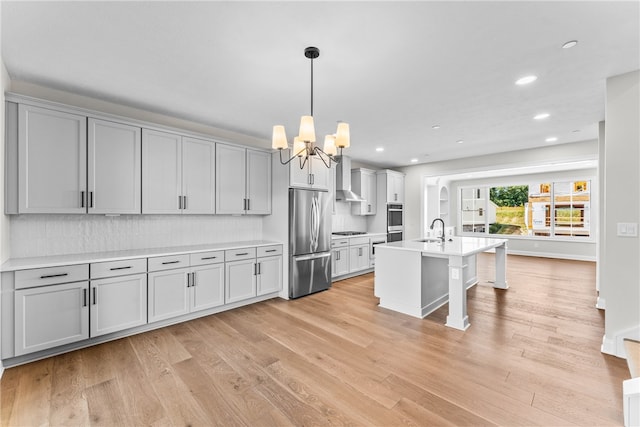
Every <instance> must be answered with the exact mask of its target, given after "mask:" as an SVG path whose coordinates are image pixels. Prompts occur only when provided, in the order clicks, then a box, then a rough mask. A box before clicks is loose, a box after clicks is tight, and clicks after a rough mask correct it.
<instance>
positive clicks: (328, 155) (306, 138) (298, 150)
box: [271, 47, 350, 169]
mask: <svg viewBox="0 0 640 427" xmlns="http://www.w3.org/2000/svg"><path fill="white" fill-rule="evenodd" d="M304 56H305V57H307V58H309V59H310V60H311V114H310V115H308V116H302V118H301V119H300V130H299V133H298V136H296V137H295V138H294V139H293V151H292V152H293V156H291V158H289V160H287V161H284V160H283V158H282V150H285V149H288V148H289V144H288V142H287V136H286V134H285V131H284V126H282V125H276V126H274V127H273V138H272V140H271V146H272V148H273V149H274V150H278V151H280V163H282V164H283V165H286V164H288V163H289V162H291V161H292V160H294V159H295V158H298V159H299V161H300V169H302V168H304V165H305V164H306V163H307V161H309V157H310V156H318V157H319V158H320V159H321V160H322V162H323V163H324V165H325V166H326V167H327V168H330V167H331V162H332V161H333V162H334V163H338V160H336V156H337V154H338V149H340V156H342V149H343V148H347V147H348V146H349V145H350V143H349V124H347V123H344V122H338V129H337V130H336V133H335V134H331V135H325V137H324V147H323V148H322V149H321V148H320V147H318V146H317V145H316V131H315V127H314V125H313V60H314V59H316V58H317V57H319V56H320V49H318V48H317V47H308V48H306V49H305V50H304Z"/></svg>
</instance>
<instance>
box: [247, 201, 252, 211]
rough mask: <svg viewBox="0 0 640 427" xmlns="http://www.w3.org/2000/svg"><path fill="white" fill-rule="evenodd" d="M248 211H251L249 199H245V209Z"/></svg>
mask: <svg viewBox="0 0 640 427" xmlns="http://www.w3.org/2000/svg"><path fill="white" fill-rule="evenodd" d="M246 210H248V211H250V210H251V199H247V209H246Z"/></svg>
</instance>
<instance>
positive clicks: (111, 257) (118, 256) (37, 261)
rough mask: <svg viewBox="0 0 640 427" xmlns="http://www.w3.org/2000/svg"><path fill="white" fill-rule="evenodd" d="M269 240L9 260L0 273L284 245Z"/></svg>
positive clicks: (1, 267) (0, 267)
mask: <svg viewBox="0 0 640 427" xmlns="http://www.w3.org/2000/svg"><path fill="white" fill-rule="evenodd" d="M282 244H283V243H282V242H275V241H270V240H245V241H239V242H226V243H212V244H201V245H189V246H169V247H162V248H151V249H128V250H122V251H108V252H90V253H84V254H67V255H51V256H40V257H28V258H10V259H8V260H7V261H5V262H4V263H3V264H2V266H0V272H7V271H18V270H29V269H32V268H46V267H60V266H65V265H77V264H92V263H98V262H108V261H121V260H127V259H138V258H153V257H159V256H171V255H186V254H192V253H199V252H210V251H223V250H233V249H240V248H246V247H261V246H271V245H282Z"/></svg>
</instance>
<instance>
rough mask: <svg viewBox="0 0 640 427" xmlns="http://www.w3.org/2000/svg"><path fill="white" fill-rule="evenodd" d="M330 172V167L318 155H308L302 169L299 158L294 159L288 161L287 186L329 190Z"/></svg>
mask: <svg viewBox="0 0 640 427" xmlns="http://www.w3.org/2000/svg"><path fill="white" fill-rule="evenodd" d="M330 173H331V169H330V168H327V167H326V166H325V164H324V162H323V161H322V159H320V158H318V156H311V157H309V159H308V160H307V164H305V165H304V168H303V169H300V161H299V159H294V160H293V161H291V163H289V186H290V187H296V188H314V189H316V190H329V187H330V184H331V182H330Z"/></svg>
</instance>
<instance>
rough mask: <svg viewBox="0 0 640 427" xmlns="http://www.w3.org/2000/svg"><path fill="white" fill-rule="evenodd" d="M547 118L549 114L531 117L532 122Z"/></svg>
mask: <svg viewBox="0 0 640 427" xmlns="http://www.w3.org/2000/svg"><path fill="white" fill-rule="evenodd" d="M549 116H550V114H549V113H540V114H536V115H535V116H534V117H533V119H534V120H543V119H546V118H548V117H549Z"/></svg>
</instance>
